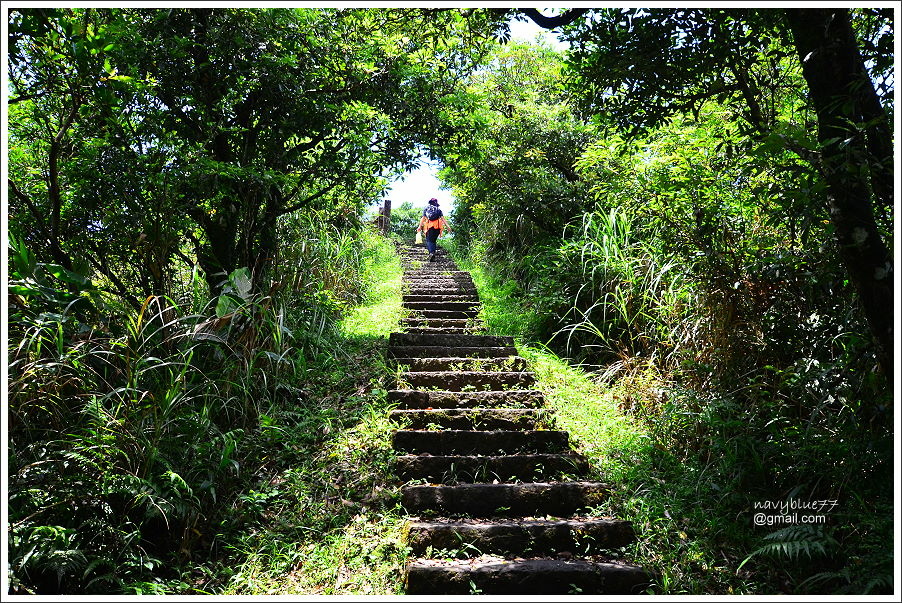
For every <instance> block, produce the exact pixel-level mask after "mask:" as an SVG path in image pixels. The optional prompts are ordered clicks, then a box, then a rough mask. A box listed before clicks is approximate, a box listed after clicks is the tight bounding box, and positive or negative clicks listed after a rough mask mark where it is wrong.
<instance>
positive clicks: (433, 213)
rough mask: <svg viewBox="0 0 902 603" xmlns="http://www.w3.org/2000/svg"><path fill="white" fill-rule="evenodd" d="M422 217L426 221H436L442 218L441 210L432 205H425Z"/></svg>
mask: <svg viewBox="0 0 902 603" xmlns="http://www.w3.org/2000/svg"><path fill="white" fill-rule="evenodd" d="M423 215H424V216H426V219H427V220H438V219H439V218H441V217H442V210H440V209H439V208H437V207H436V206H434V205H427V206H426V209H424V210H423Z"/></svg>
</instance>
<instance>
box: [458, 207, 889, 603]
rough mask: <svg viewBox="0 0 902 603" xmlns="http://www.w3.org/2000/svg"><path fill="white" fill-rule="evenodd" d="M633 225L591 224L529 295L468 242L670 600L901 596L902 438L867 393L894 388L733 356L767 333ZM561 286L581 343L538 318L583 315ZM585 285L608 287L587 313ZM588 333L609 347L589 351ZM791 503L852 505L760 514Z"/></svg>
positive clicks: (493, 317)
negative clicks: (899, 457)
mask: <svg viewBox="0 0 902 603" xmlns="http://www.w3.org/2000/svg"><path fill="white" fill-rule="evenodd" d="M622 220H623V218H622V217H618V216H617V215H616V214H615V213H606V214H596V215H595V216H592V217H589V218H587V220H586V221H585V222H583V229H582V231H581V236H582V237H583V238H582V239H580V241H581V242H580V243H577V242H576V241H570V242H565V243H564V244H563V245H562V249H561V251H560V255H561V257H562V258H563V259H561V260H558V261H559V262H561V263H559V264H557V266H559V268H560V269H557V270H555V271H553V272H551V274H553V275H554V276H553V277H551V276H549V277H548V278H547V282H546V283H545V284H544V285H541V286H536V285H535V284H533V285H532V286H531V287H530V288H524V287H523V286H522V285H521V284H520V283H517V282H514V281H513V280H512V279H509V278H506V277H505V276H503V274H504V266H503V265H497V264H496V265H491V266H490V267H484V266H483V265H482V264H481V263H480V262H479V261H474V260H472V259H469V258H466V257H463V256H462V255H461V253H460V250H457V249H454V248H452V251H453V252H454V253H456V254H457V255H458V263H459V264H460V265H461V266H463V267H465V268H466V269H468V270H470V271H471V272H472V274H473V277H474V280H475V282H476V283H477V286H478V288H479V291H480V297H481V299H482V300H483V313H484V315H485V316H484V321H485V323H486V324H487V326H488V328H489V330H490V332H492V333H495V334H506V335H514V336H515V337H516V338H517V343H518V348H519V350H520V353H521V354H522V355H523V356H525V357H527V358H528V359H529V361H530V364H531V368H532V370H534V371H535V372H536V373H537V376H538V378H539V379H538V383H537V387H538V388H540V389H542V390H543V391H545V392H546V394H547V398H548V401H549V405H550V406H551V407H552V408H554V409H555V410H556V411H557V416H558V418H557V420H558V422H559V424H560V425H561V426H562V427H563V428H565V429H567V430H569V431H570V432H571V435H573V437H574V440H575V442H576V443H577V447H578V448H579V449H580V451H581V452H583V453H584V454H586V455H587V456H588V457H589V458H590V459H591V461H592V465H593V467H594V468H595V470H596V472H597V477H599V478H600V479H604V480H606V481H610V482H611V483H612V485H613V487H614V491H613V496H612V497H611V499H610V502H609V503H607V504H605V505H603V506H601V507H599V508H598V509H596V512H597V513H599V514H602V515H608V514H609V515H615V516H618V517H622V518H625V519H630V520H632V521H633V522H634V524H635V525H636V527H637V529H638V531H639V533H640V541H639V543H638V544H637V545H635V546H634V547H632V548H631V549H630V550H628V551H627V554H628V555H629V556H630V557H631V558H632V559H633V560H634V561H636V562H638V563H641V564H642V565H644V566H646V567H648V568H649V569H652V570H654V571H655V572H656V573H657V575H658V576H659V580H658V583H657V584H656V587H655V591H656V592H658V593H663V594H682V593H693V594H741V593H745V594H753V593H757V594H764V593H769V594H773V593H782V592H787V593H831V592H833V593H841V592H845V593H880V592H884V593H885V592H888V591H890V590H891V587H892V586H891V585H892V566H891V559H892V553H891V550H892V539H891V538H890V537H889V534H890V533H891V532H892V530H891V529H890V526H891V521H892V519H891V518H892V514H891V512H889V509H890V508H891V505H892V502H891V501H892V493H891V487H890V485H891V483H892V479H891V477H890V471H891V463H889V462H888V460H889V459H891V458H892V454H891V452H890V450H891V446H892V435H891V434H890V433H888V432H887V431H886V430H885V429H883V428H882V427H880V425H879V424H878V423H874V424H872V426H870V427H867V426H863V425H862V424H861V423H860V422H859V419H858V418H857V417H862V416H866V415H861V414H859V412H858V410H857V409H858V408H860V407H859V401H858V399H857V395H861V393H863V392H865V391H871V392H872V393H873V394H874V395H877V396H879V395H880V393H879V391H880V390H879V387H878V386H877V385H876V383H874V384H872V385H868V383H869V380H868V379H862V380H861V381H859V382H858V385H852V382H850V381H844V380H842V379H839V378H838V376H839V375H840V374H843V372H844V371H843V369H842V367H843V366H844V365H845V360H844V359H843V358H842V357H840V358H839V359H837V360H834V361H833V362H823V363H821V362H818V361H817V360H816V359H809V360H808V361H807V363H805V364H804V365H800V364H799V363H790V364H789V365H780V364H779V363H778V362H779V358H780V357H779V356H778V355H777V354H775V353H771V355H770V360H771V362H772V363H773V364H771V365H769V366H765V367H763V368H762V367H759V368H757V369H756V370H750V368H752V367H755V362H754V361H755V359H756V358H759V356H757V354H760V353H761V352H760V350H749V351H748V352H747V353H746V355H745V357H744V358H742V359H741V361H736V360H732V361H731V360H730V358H729V357H727V358H726V359H725V358H724V357H723V355H724V354H726V352H728V351H729V350H731V349H732V350H735V349H738V346H739V345H741V342H742V341H747V339H745V338H746V337H747V334H748V332H749V331H750V330H752V329H750V328H749V325H748V324H745V325H736V326H735V327H734V328H733V331H729V329H730V328H731V323H730V322H729V321H728V320H726V318H728V317H725V316H724V315H723V314H721V309H720V308H721V306H719V305H718V304H716V303H715V304H711V303H710V301H709V300H708V299H707V296H709V295H711V293H710V292H705V291H704V290H702V289H701V288H699V287H698V285H697V284H695V283H693V282H692V281H691V275H690V274H689V273H688V272H687V267H685V266H676V265H673V264H672V263H671V262H669V261H668V260H667V259H666V258H656V257H654V256H655V254H656V253H659V252H656V250H655V249H654V248H653V247H650V246H648V245H645V244H639V243H636V242H635V240H633V239H631V238H630V237H629V236H628V233H629V229H628V227H627V225H625V224H623V223H622ZM477 259H478V258H477ZM546 261H553V260H552V259H546ZM568 263H569V264H568ZM568 265H569V266H570V267H571V268H570V269H568V268H567V266H568ZM574 267H575V268H576V269H573V268H574ZM574 276H575V277H576V278H575V279H574V280H575V281H576V282H577V283H578V284H579V285H578V286H574V284H573V281H569V280H568V279H569V278H572V277H574ZM555 287H556V289H557V290H558V291H565V292H570V291H572V292H573V293H574V295H573V298H572V300H571V303H572V304H573V305H572V309H573V311H574V312H579V314H578V316H579V322H576V323H571V325H570V326H569V327H568V328H564V329H561V330H559V333H558V335H560V334H564V335H567V336H571V335H572V338H571V342H570V343H571V345H570V347H568V346H566V345H565V344H563V345H562V342H561V341H560V339H558V338H557V337H554V336H553V334H552V335H548V331H547V330H545V331H543V330H542V329H541V328H537V327H541V326H542V325H543V323H544V321H543V319H542V318H541V317H537V315H540V314H543V313H544V314H545V315H546V319H547V318H548V317H550V318H551V319H553V320H560V321H565V320H566V319H567V316H566V315H564V314H562V313H560V312H559V308H558V307H557V306H556V305H555V300H554V299H553V298H552V297H551V296H549V295H547V294H546V293H545V291H546V290H549V289H553V288H555ZM581 288H582V291H583V292H582V293H581V294H580V295H588V293H586V290H587V289H594V290H595V293H594V294H593V295H592V296H589V297H588V300H589V303H586V304H583V305H582V306H580V299H582V298H581V297H580V295H577V293H578V292H579V291H580V289H581ZM572 316H573V315H572V314H571V315H570V317H572ZM733 319H735V316H734V317H733ZM564 324H565V325H566V322H564ZM758 328H759V329H760V328H761V327H758ZM801 328H805V327H804V326H802V327H801ZM723 329H727V331H726V332H724V331H723ZM759 332H760V330H759ZM542 333H545V335H544V337H543V336H542ZM577 338H579V339H578V341H579V342H580V346H585V345H587V344H588V345H591V346H597V347H593V348H591V349H593V350H601V352H602V353H601V354H585V353H584V352H585V350H580V349H574V347H573V340H574V339H577ZM564 343H565V342H564ZM567 351H569V352H570V354H565V355H569V356H571V358H570V363H573V362H575V361H576V359H578V358H581V359H585V358H592V357H593V356H594V358H596V360H595V361H594V362H589V363H585V362H583V364H582V365H581V366H573V365H572V364H568V363H567V362H566V359H561V358H560V357H558V356H557V355H556V353H561V352H567ZM581 352H582V353H581ZM615 352H616V353H615ZM731 362H732V364H731ZM715 363H716V367H715ZM730 367H734V368H736V367H745V368H744V369H743V373H741V374H733V375H731V374H729V373H725V372H724V371H725V370H729V368H730ZM715 369H716V370H715ZM847 371H848V369H846V372H845V374H846V377H845V379H849V373H848V372H847ZM825 379H826V381H823V380H825ZM853 382H854V381H853ZM856 388H862V389H859V390H858V391H859V392H861V393H859V394H857V395H856V393H855V391H856ZM870 388H873V389H870ZM850 472H851V473H850ZM850 475H856V476H857V479H856V480H854V481H853V480H850V479H849V478H850ZM791 499H799V500H805V501H811V500H836V501H837V502H838V506H837V507H835V508H832V509H831V510H830V511H829V512H827V513H826V520H827V521H826V523H825V524H824V525H819V526H800V529H786V528H785V526H766V525H765V526H756V525H754V524H753V519H754V514H755V504H756V503H760V502H762V501H768V500H769V501H783V502H788V501H789V500H791ZM847 526H856V527H855V528H854V529H849V528H848V527H847ZM856 568H867V569H866V571H862V572H858V571H856Z"/></svg>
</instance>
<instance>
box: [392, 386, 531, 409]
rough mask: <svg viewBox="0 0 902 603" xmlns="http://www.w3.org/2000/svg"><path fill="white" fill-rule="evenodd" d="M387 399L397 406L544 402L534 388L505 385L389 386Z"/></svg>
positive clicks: (481, 405) (505, 405)
mask: <svg viewBox="0 0 902 603" xmlns="http://www.w3.org/2000/svg"><path fill="white" fill-rule="evenodd" d="M388 401H389V402H391V403H394V404H396V405H397V407H398V408H425V409H428V408H479V407H502V406H503V407H509V408H517V407H520V408H537V407H541V406H543V405H544V404H545V396H544V394H543V393H542V392H540V391H539V390H535V389H520V390H517V389H507V390H504V391H500V392H492V391H481V392H452V391H447V390H445V391H440V390H431V391H430V390H422V389H392V390H389V391H388Z"/></svg>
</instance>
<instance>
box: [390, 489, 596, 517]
mask: <svg viewBox="0 0 902 603" xmlns="http://www.w3.org/2000/svg"><path fill="white" fill-rule="evenodd" d="M609 489H610V488H609V486H607V485H606V484H603V483H601V482H532V483H527V484H457V485H455V486H405V487H403V488H401V504H402V505H404V508H406V509H407V510H408V511H409V512H410V513H412V514H422V515H445V516H460V515H469V516H471V517H499V516H504V517H517V516H520V517H541V516H544V515H550V516H552V517H565V516H568V515H573V514H574V513H576V512H577V511H579V510H580V509H584V508H586V507H590V506H595V505H599V504H601V503H602V502H603V501H604V500H605V499H606V498H607V495H608V491H609Z"/></svg>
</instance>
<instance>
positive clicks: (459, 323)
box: [401, 316, 481, 329]
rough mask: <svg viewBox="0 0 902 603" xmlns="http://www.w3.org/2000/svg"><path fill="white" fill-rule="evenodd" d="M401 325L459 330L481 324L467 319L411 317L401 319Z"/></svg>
mask: <svg viewBox="0 0 902 603" xmlns="http://www.w3.org/2000/svg"><path fill="white" fill-rule="evenodd" d="M401 324H402V325H406V326H409V327H453V328H458V329H459V328H462V327H464V328H465V327H472V326H477V325H478V324H481V323H479V322H478V321H475V320H471V319H469V318H421V317H419V316H413V317H410V318H402V319H401Z"/></svg>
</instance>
